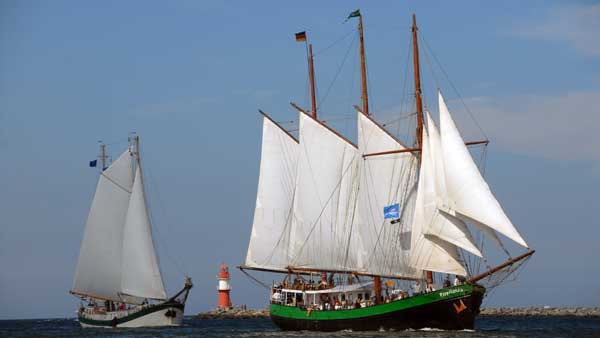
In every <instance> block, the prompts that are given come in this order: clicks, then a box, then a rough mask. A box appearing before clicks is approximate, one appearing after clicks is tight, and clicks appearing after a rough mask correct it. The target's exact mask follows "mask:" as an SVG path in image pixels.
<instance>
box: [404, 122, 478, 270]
mask: <svg viewBox="0 0 600 338" xmlns="http://www.w3.org/2000/svg"><path fill="white" fill-rule="evenodd" d="M422 139H423V143H422V145H421V169H420V171H419V182H418V192H417V200H416V203H415V217H414V222H413V227H412V238H411V265H412V266H414V267H415V268H419V269H422V270H428V271H435V272H443V273H451V274H455V275H461V276H466V275H467V271H466V270H465V267H464V263H463V261H462V260H461V258H460V255H459V252H458V249H457V247H456V245H455V244H453V243H450V242H448V241H446V240H445V239H443V238H442V237H444V238H447V235H448V234H450V233H451V234H452V235H455V233H457V232H458V231H457V230H458V228H456V227H455V224H453V223H451V222H448V221H447V220H446V219H445V218H443V217H442V216H441V215H440V214H439V213H438V211H437V208H436V191H435V185H436V184H435V173H434V166H433V161H432V158H431V148H430V139H429V133H428V131H427V128H425V127H424V128H423V138H422ZM432 232H433V233H435V234H436V235H432V234H431V233H432ZM440 232H442V233H443V234H444V236H439V235H440Z"/></svg>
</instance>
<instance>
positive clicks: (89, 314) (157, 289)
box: [70, 136, 192, 327]
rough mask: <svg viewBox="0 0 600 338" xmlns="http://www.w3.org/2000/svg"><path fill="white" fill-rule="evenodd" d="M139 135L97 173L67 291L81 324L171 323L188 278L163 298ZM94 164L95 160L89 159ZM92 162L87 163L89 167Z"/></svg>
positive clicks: (176, 319)
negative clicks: (75, 301) (76, 305)
mask: <svg viewBox="0 0 600 338" xmlns="http://www.w3.org/2000/svg"><path fill="white" fill-rule="evenodd" d="M139 150H140V148H139V136H135V137H134V138H133V145H130V147H129V148H128V149H127V150H125V151H124V152H123V153H122V154H121V155H120V156H119V158H118V159H117V160H116V161H114V162H113V163H112V164H111V165H110V166H108V167H106V154H105V146H104V145H101V155H100V160H101V169H102V171H101V173H100V178H99V180H98V185H97V187H96V192H95V194H94V199H93V201H92V206H91V208H90V212H89V215H88V219H87V222H86V226H85V233H84V236H83V240H82V242H81V250H80V254H79V260H78V262H77V269H76V271H75V278H74V282H73V288H72V290H71V291H70V292H71V294H73V295H75V296H77V297H79V298H81V304H80V307H79V309H78V311H77V317H78V319H79V322H80V324H81V326H82V327H145V326H177V325H181V323H182V321H183V313H184V308H185V302H186V300H187V297H188V293H189V291H190V289H191V288H192V281H191V279H190V278H189V277H186V280H185V283H184V287H183V289H181V290H180V291H179V292H177V293H176V294H175V295H174V296H172V297H167V293H166V291H165V287H164V283H163V279H162V275H161V272H160V268H159V264H158V257H157V255H156V252H155V247H154V241H153V238H152V227H151V222H150V217H149V213H148V209H147V205H146V193H145V190H144V176H143V171H142V161H141V157H140V151H139ZM92 163H93V166H96V163H97V161H92ZM92 163H90V165H91V166H92Z"/></svg>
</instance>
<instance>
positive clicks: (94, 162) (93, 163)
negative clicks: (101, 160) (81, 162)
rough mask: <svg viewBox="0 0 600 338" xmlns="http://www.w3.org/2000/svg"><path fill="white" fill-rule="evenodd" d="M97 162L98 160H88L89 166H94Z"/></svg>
mask: <svg viewBox="0 0 600 338" xmlns="http://www.w3.org/2000/svg"><path fill="white" fill-rule="evenodd" d="M97 164H98V160H93V161H90V168H95V167H96V165H97Z"/></svg>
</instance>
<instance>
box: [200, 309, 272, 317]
mask: <svg viewBox="0 0 600 338" xmlns="http://www.w3.org/2000/svg"><path fill="white" fill-rule="evenodd" d="M196 318H197V319H253V318H269V309H261V310H254V309H247V308H246V307H245V306H239V307H232V308H229V309H223V308H219V309H215V310H210V311H206V312H201V313H199V314H198V315H197V316H196Z"/></svg>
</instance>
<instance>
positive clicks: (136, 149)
mask: <svg viewBox="0 0 600 338" xmlns="http://www.w3.org/2000/svg"><path fill="white" fill-rule="evenodd" d="M133 151H134V152H135V156H136V163H137V165H138V167H139V168H140V171H142V160H141V158H140V136H139V135H135V136H134V137H133Z"/></svg>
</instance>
